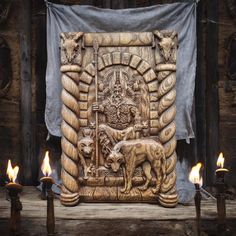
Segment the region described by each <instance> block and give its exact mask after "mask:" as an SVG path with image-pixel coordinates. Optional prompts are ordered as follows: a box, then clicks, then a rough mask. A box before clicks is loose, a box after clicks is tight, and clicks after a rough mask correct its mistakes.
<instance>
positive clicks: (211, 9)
mask: <svg viewBox="0 0 236 236" xmlns="http://www.w3.org/2000/svg"><path fill="white" fill-rule="evenodd" d="M206 14H207V15H206V17H207V37H206V137H207V139H206V157H207V159H206V168H207V169H206V182H207V185H211V186H212V185H213V182H214V173H215V172H214V170H215V165H216V158H217V155H218V151H219V104H218V103H219V98H218V24H217V22H218V0H207V1H206Z"/></svg>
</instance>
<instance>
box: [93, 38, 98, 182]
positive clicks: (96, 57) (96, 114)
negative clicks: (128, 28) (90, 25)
mask: <svg viewBox="0 0 236 236" xmlns="http://www.w3.org/2000/svg"><path fill="white" fill-rule="evenodd" d="M93 49H94V66H95V100H96V103H97V102H98V49H99V45H98V41H97V38H95V39H94V40H93ZM95 122H96V129H95V145H96V147H95V160H96V178H98V111H96V113H95Z"/></svg>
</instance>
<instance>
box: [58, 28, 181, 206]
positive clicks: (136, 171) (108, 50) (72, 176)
mask: <svg viewBox="0 0 236 236" xmlns="http://www.w3.org/2000/svg"><path fill="white" fill-rule="evenodd" d="M176 50H177V35H176V32H174V31H154V32H142V33H82V32H78V33H63V34H62V35H61V72H62V87H63V89H62V96H61V98H62V102H63V106H62V125H61V130H62V141H61V144H62V158H61V161H62V173H61V178H62V182H63V187H62V193H61V202H62V204H64V205H67V206H73V205H76V204H77V203H78V202H79V201H85V202H105V201H106V202H107V201H108V202H159V203H160V204H161V205H163V206H166V207H173V206H175V205H176V204H177V202H178V197H177V194H176V186H175V185H176V172H175V166H176V153H175V148H176V139H175V130H176V126H175V121H174V119H175V114H176V107H175V98H176V91H175V83H176Z"/></svg>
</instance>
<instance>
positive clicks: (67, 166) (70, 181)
mask: <svg viewBox="0 0 236 236" xmlns="http://www.w3.org/2000/svg"><path fill="white" fill-rule="evenodd" d="M82 36H83V33H80V32H79V33H75V34H70V35H67V34H61V39H62V43H61V45H62V48H61V58H62V59H61V60H62V62H61V63H62V66H61V72H62V94H61V99H62V112H61V114H62V124H61V132H62V139H61V146H62V156H61V163H62V173H61V179H62V190H61V191H62V193H61V203H62V204H63V205H66V206H74V205H76V204H77V203H78V202H79V193H78V192H79V183H78V175H79V170H78V150H77V142H78V131H79V126H80V125H79V103H78V100H79V86H78V83H79V73H80V71H81V64H82V55H81V46H82ZM78 52H79V53H78Z"/></svg>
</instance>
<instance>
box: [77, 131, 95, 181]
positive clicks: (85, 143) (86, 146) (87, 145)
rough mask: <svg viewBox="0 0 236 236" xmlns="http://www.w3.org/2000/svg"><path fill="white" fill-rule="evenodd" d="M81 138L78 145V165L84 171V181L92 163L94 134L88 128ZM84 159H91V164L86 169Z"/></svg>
mask: <svg viewBox="0 0 236 236" xmlns="http://www.w3.org/2000/svg"><path fill="white" fill-rule="evenodd" d="M83 136H84V137H83V138H81V139H80V140H79V141H78V143H77V147H78V153H79V159H80V163H81V165H82V166H83V170H84V177H83V178H84V179H88V173H89V172H91V167H92V163H93V158H94V140H93V138H94V134H93V131H92V130H91V129H89V128H87V129H84V130H83ZM85 158H90V159H91V164H90V166H89V167H88V166H87V164H86V161H85Z"/></svg>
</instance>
